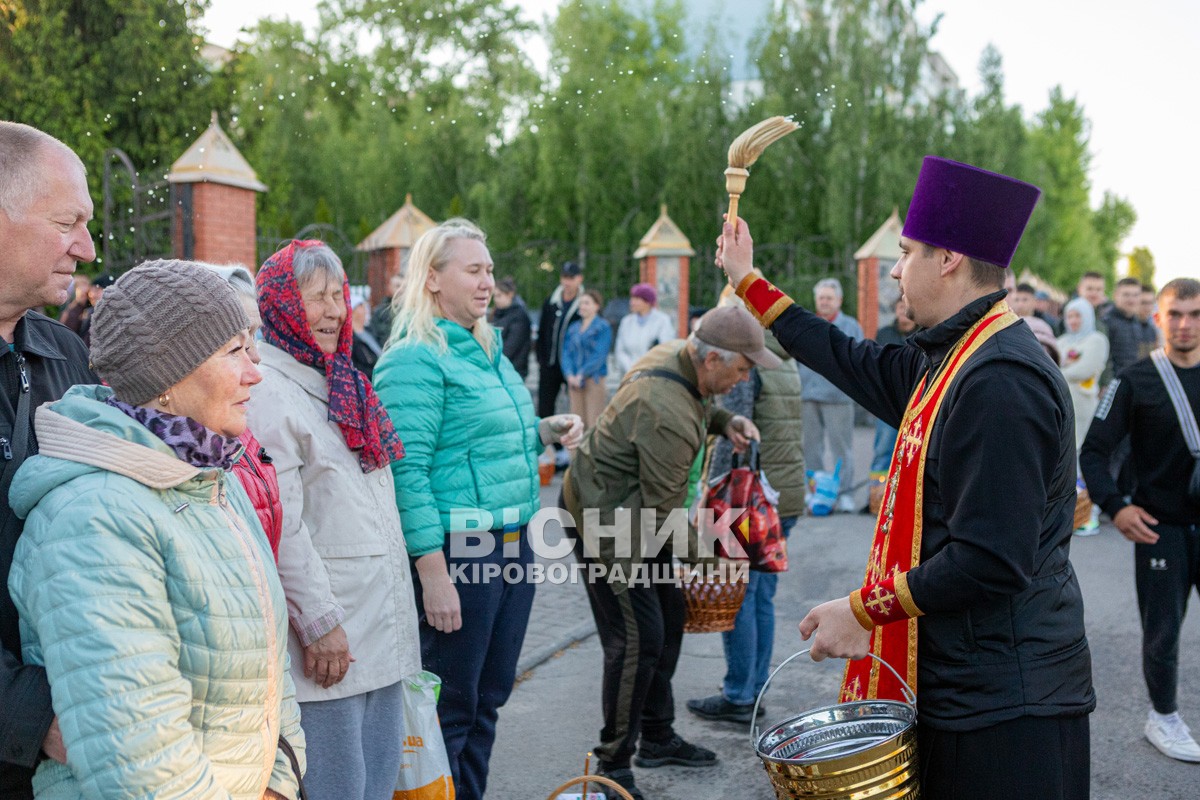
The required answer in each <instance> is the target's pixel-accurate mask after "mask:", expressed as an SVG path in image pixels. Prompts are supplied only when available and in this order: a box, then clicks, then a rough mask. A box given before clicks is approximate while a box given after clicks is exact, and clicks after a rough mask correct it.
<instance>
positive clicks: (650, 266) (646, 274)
mask: <svg viewBox="0 0 1200 800" xmlns="http://www.w3.org/2000/svg"><path fill="white" fill-rule="evenodd" d="M638 283H648V284H650V285H651V286H657V285H658V259H657V258H655V257H654V256H646V257H645V258H643V259H642V263H641V265H640V266H639V267H638Z"/></svg>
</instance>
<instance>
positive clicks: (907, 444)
mask: <svg viewBox="0 0 1200 800" xmlns="http://www.w3.org/2000/svg"><path fill="white" fill-rule="evenodd" d="M924 441H925V438H924V436H923V435H922V431H921V420H919V419H918V420H915V421H914V422H913V424H912V426H911V427H910V428H909V429H908V431H905V433H904V444H903V446H902V447H901V449H902V450H903V451H904V466H906V467H907V466H908V465H909V464H911V463H912V460H913V456H915V455H916V454H917V451H918V450H920V449H921V443H922V442H924Z"/></svg>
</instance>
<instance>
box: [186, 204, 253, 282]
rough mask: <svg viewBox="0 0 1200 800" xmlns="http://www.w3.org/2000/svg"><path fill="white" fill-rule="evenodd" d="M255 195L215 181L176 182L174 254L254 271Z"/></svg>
mask: <svg viewBox="0 0 1200 800" xmlns="http://www.w3.org/2000/svg"><path fill="white" fill-rule="evenodd" d="M256 195H257V192H255V191H254V190H253V189H243V188H241V187H238V186H226V185H223V184H219V183H209V182H200V183H185V184H180V185H179V186H178V187H177V198H176V203H175V224H174V225H173V228H172V232H173V237H172V238H173V240H174V241H173V245H174V247H173V249H174V252H175V255H176V257H177V258H186V259H191V260H195V261H207V262H209V263H213V264H231V263H236V264H241V265H242V266H245V267H248V268H249V269H250V271H251V272H253V271H255V270H257V269H258V266H259V264H258V240H257V238H256V237H257V229H256V227H255V222H256V216H255V201H256Z"/></svg>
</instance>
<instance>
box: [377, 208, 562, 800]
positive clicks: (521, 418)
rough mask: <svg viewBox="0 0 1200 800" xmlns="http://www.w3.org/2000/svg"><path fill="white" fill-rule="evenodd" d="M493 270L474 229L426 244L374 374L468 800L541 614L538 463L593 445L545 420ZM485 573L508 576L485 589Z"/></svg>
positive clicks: (420, 606)
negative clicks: (533, 534)
mask: <svg viewBox="0 0 1200 800" xmlns="http://www.w3.org/2000/svg"><path fill="white" fill-rule="evenodd" d="M492 269H493V265H492V258H491V255H490V254H489V253H488V249H487V245H486V244H485V236H484V234H483V231H481V230H480V229H479V228H478V227H476V226H475V225H474V224H473V223H470V222H468V221H467V220H462V219H452V220H448V221H446V222H444V223H442V224H441V225H439V226H437V227H436V228H434V229H432V230H430V231H429V232H427V233H426V234H425V235H423V236H422V237H421V238H420V239H419V240H418V241H417V243H416V244H415V245H414V246H413V250H412V254H411V255H410V257H409V264H408V276H407V278H408V279H407V283H406V286H405V289H404V293H403V294H402V295H401V296H400V297H399V298H398V299H397V311H396V321H395V323H394V327H393V332H392V336H391V339H390V341H389V344H388V347H387V348H386V349H385V350H384V353H383V356H382V357H381V358H380V359H379V362H378V363H377V364H376V365H375V388H376V391H377V392H378V394H379V399H380V400H381V401H382V403H383V405H384V407H385V408H387V410H388V414H389V415H390V416H391V418H392V423H393V424H394V425H395V427H396V431H397V433H399V434H400V438H401V439H402V440H403V441H404V447H405V452H406V455H405V457H404V458H403V459H401V460H400V461H394V462H392V473H393V475H394V476H395V484H396V503H397V505H398V506H399V508H400V519H401V522H402V526H403V528H404V536H405V540H406V542H407V545H408V553H409V556H410V557H411V558H412V559H413V569H414V572H415V573H416V575H417V577H418V581H417V582H416V584H417V590H418V591H417V613H418V615H419V617H420V634H421V660H422V662H423V665H424V667H425V669H427V670H429V671H431V672H434V673H436V674H438V675H440V676H441V678H442V693H441V698H440V700H439V702H438V715H439V718H440V720H441V724H442V736H443V738H444V739H445V742H446V751H447V754H448V755H449V758H450V770H451V772H452V773H453V776H454V784H455V789H456V792H457V797H458V798H459V800H475V799H476V798H481V797H483V794H484V790H485V788H486V785H487V767H488V757H489V755H490V753H491V749H492V742H493V740H494V739H495V732H496V720H497V718H498V716H499V709H500V707H501V706H503V705H504V703H505V702H506V701H507V700H508V696H509V694H510V693H511V692H512V687H513V681H514V679H515V677H516V668H517V656H518V655H519V654H520V651H521V643H522V642H523V641H524V638H525V626H526V624H527V623H528V621H529V610H530V607H531V606H532V604H533V590H534V586H533V584H532V583H530V582H529V581H528V580H526V576H525V574H524V572H525V568H526V567H527V566H528V565H529V564H530V563H532V562H533V553H532V550H531V548H530V546H529V541H528V537H527V536H526V531H525V525H526V523H528V522H529V520H530V518H531V517H532V516H533V514H534V512H535V511H537V509H538V469H537V457H538V454H539V453H541V451H542V449H543V447H545V446H546V445H547V444H552V443H555V442H561V443H562V444H563V445H564V446H566V447H567V448H568V449H573V448H574V447H575V446H576V445H578V444H579V439H580V438H581V436H582V434H583V425H582V422H581V421H580V419H579V417H578V416H576V415H574V414H563V415H561V416H558V417H550V418H548V419H543V420H540V421H539V420H538V419H537V417H536V416H535V415H534V413H533V401H532V399H531V398H530V395H529V391H528V390H527V389H526V388H525V385H524V383H523V382H522V381H521V378H520V376H518V375H517V372H516V370H515V369H514V368H513V365H512V364H511V363H510V362H509V360H508V359H507V358H506V357H505V356H504V353H503V350H502V348H501V343H500V337H499V334H498V333H497V332H496V330H495V329H494V328H492V327H491V326H490V325H488V323H487V320H486V317H485V315H486V313H487V307H488V303H489V302H490V301H491V298H492V291H493V289H494V288H495V285H496V284H495V280H494V278H493V277H492ZM468 530H469V531H471V532H472V535H471V536H463V535H462V533H463V532H465V531H468ZM480 540H481V541H480ZM477 542H478V543H479V544H482V545H483V547H482V549H483V550H485V551H486V554H484V555H466V554H465V553H464V551H463V548H462V545H475V544H476V543H477ZM485 567H491V568H494V569H496V570H497V572H499V573H500V574H499V575H498V576H496V577H491V578H490V579H485V578H484V577H483V574H484V571H483V568H485ZM452 570H453V571H454V573H455V574H456V575H462V576H463V577H464V578H465V580H460V579H453V578H451V573H452Z"/></svg>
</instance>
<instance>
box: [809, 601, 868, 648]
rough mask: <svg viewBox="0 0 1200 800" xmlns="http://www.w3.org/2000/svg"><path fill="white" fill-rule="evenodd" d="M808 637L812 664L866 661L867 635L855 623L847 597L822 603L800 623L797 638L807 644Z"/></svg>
mask: <svg viewBox="0 0 1200 800" xmlns="http://www.w3.org/2000/svg"><path fill="white" fill-rule="evenodd" d="M810 637H811V638H812V649H811V652H810V656H811V657H812V660H813V661H824V660H825V659H826V658H866V657H867V651H868V649H869V648H870V646H871V632H870V631H868V630H865V629H864V628H863V626H862V625H860V624H859V622H858V617H856V616H854V610H853V609H852V608H850V598H849V597H842V598H839V599H837V600H830V601H829V602H828V603H822V604H821V605H819V606H817V607H816V608H814V609H813V610H812V611H809V612H808V614H807V615H806V616H805V617H804V619H802V620H800V638H801V639H803V640H804V641H806V642H807V641H808V640H809V638H810Z"/></svg>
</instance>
